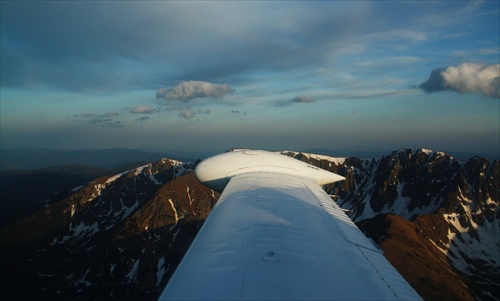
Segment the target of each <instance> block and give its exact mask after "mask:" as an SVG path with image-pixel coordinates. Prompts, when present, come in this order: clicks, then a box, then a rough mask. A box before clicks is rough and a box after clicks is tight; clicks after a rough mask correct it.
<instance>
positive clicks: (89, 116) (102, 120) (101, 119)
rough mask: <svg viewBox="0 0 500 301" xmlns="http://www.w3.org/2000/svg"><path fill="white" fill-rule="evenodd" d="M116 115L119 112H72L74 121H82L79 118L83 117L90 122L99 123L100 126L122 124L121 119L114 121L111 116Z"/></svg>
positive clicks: (120, 125) (115, 126)
mask: <svg viewBox="0 0 500 301" xmlns="http://www.w3.org/2000/svg"><path fill="white" fill-rule="evenodd" d="M118 115H119V114H118V113H117V112H107V113H105V114H95V113H83V114H74V115H73V118H75V119H76V121H83V120H81V118H83V119H85V120H86V121H87V122H88V123H90V124H93V125H100V126H102V127H113V128H119V127H122V126H123V125H122V123H121V121H114V120H113V118H112V117H116V116H118Z"/></svg>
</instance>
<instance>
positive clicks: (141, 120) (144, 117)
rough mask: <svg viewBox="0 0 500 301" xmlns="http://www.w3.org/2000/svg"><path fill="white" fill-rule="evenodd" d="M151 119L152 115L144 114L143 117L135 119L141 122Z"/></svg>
mask: <svg viewBox="0 0 500 301" xmlns="http://www.w3.org/2000/svg"><path fill="white" fill-rule="evenodd" d="M149 119H151V118H150V117H148V116H143V117H141V118H137V119H136V120H135V121H139V122H140V123H141V124H142V123H144V122H145V121H148V120H149Z"/></svg>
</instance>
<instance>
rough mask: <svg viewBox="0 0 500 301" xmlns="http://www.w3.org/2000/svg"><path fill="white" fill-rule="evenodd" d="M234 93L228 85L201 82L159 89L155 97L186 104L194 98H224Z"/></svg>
mask: <svg viewBox="0 0 500 301" xmlns="http://www.w3.org/2000/svg"><path fill="white" fill-rule="evenodd" d="M234 92H236V90H234V89H233V88H231V86H229V85H228V84H214V83H210V82H202V81H185V82H182V83H180V84H178V85H176V86H175V87H172V88H169V89H160V90H158V91H157V92H156V97H157V98H161V99H164V100H177V101H184V102H188V101H190V100H193V99H195V98H206V97H210V98H224V96H226V95H227V94H232V93H234Z"/></svg>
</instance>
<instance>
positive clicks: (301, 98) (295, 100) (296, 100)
mask: <svg viewBox="0 0 500 301" xmlns="http://www.w3.org/2000/svg"><path fill="white" fill-rule="evenodd" d="M315 101H316V100H315V99H314V98H312V97H309V96H304V95H297V96H295V97H294V98H293V99H292V100H291V101H290V102H293V103H310V102H315Z"/></svg>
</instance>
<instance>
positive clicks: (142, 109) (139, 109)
mask: <svg viewBox="0 0 500 301" xmlns="http://www.w3.org/2000/svg"><path fill="white" fill-rule="evenodd" d="M157 111H158V109H155V108H153V107H150V106H136V107H133V108H132V109H130V113H133V114H152V113H154V112H157Z"/></svg>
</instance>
